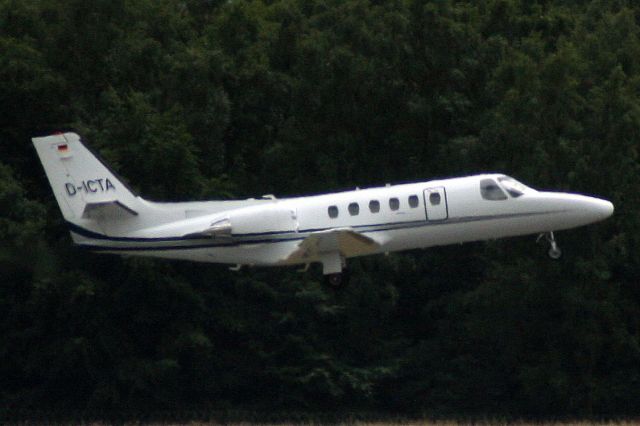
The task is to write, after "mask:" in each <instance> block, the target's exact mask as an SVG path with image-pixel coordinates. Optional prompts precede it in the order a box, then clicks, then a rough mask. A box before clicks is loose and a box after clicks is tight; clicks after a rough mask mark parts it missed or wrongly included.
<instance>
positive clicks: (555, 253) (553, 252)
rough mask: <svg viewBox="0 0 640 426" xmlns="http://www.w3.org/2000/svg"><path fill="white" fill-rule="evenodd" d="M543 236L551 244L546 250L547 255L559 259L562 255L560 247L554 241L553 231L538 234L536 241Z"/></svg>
mask: <svg viewBox="0 0 640 426" xmlns="http://www.w3.org/2000/svg"><path fill="white" fill-rule="evenodd" d="M543 238H544V239H546V240H547V242H548V243H549V245H550V246H551V247H550V248H549V251H548V252H547V254H548V255H549V257H550V258H551V259H553V260H558V259H560V258H561V257H562V250H560V247H558V244H557V243H556V237H555V235H553V231H550V232H545V233H543V234H540V235H539V236H538V239H537V240H536V242H539V241H540V240H541V239H543Z"/></svg>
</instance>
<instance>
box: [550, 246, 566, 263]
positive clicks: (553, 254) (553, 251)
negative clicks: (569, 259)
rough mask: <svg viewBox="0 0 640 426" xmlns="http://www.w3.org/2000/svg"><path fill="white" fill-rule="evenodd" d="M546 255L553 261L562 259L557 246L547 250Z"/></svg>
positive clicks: (560, 251)
mask: <svg viewBox="0 0 640 426" xmlns="http://www.w3.org/2000/svg"><path fill="white" fill-rule="evenodd" d="M547 254H548V255H549V257H550V258H551V259H553V260H558V259H560V258H561V257H562V250H560V249H559V248H558V246H556V247H551V248H550V249H549V251H548V252H547Z"/></svg>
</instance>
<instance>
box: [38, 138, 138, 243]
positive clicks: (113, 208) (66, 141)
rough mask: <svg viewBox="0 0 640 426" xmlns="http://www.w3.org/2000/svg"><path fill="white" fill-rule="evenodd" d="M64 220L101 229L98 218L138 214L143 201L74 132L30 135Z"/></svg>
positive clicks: (115, 217) (120, 218)
mask: <svg viewBox="0 0 640 426" xmlns="http://www.w3.org/2000/svg"><path fill="white" fill-rule="evenodd" d="M32 140H33V144H34V146H35V148H36V151H37V152H38V156H39V157H40V161H41V162H42V166H43V167H44V170H45V173H46V174H47V178H48V179H49V183H50V184H51V188H52V189H53V193H54V194H55V197H56V201H57V202H58V205H59V206H60V210H61V211H62V215H63V216H64V219H65V220H66V221H67V222H69V223H71V224H73V225H78V226H83V227H85V228H90V229H92V230H94V231H98V232H100V230H101V229H100V227H99V226H98V222H99V221H100V220H112V219H117V220H123V219H124V220H126V219H127V217H129V216H137V214H138V210H139V209H140V208H141V207H142V201H141V199H140V198H139V197H137V196H136V195H135V194H133V193H132V192H131V190H130V189H129V188H128V187H127V186H126V185H125V184H124V183H123V182H122V181H121V180H120V179H118V177H116V175H115V174H114V173H113V172H112V171H111V170H110V169H109V168H108V167H107V166H105V165H104V164H103V163H102V162H101V161H100V160H98V158H96V156H95V155H94V154H93V153H92V152H91V151H89V150H88V149H87V148H86V147H85V146H84V145H83V144H82V142H81V141H80V137H79V136H78V135H77V134H75V133H59V134H55V135H50V136H45V137H39V138H33V139H32Z"/></svg>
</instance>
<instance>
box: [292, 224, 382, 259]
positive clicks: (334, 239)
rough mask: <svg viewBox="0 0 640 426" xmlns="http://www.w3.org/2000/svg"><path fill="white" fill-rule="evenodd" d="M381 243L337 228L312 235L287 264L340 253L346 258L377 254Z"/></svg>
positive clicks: (300, 245) (297, 249)
mask: <svg viewBox="0 0 640 426" xmlns="http://www.w3.org/2000/svg"><path fill="white" fill-rule="evenodd" d="M379 248H380V243H378V242H377V241H375V240H374V239H373V238H370V237H368V236H366V235H364V234H361V233H359V232H356V231H354V230H353V228H336V229H330V230H327V231H318V232H313V233H311V234H310V235H309V236H308V237H307V238H305V239H304V240H302V241H301V242H300V244H298V247H297V248H296V249H295V250H294V251H293V252H291V254H289V256H287V257H286V258H285V259H284V260H285V262H305V261H306V260H309V261H313V259H314V258H318V257H319V256H320V255H322V254H326V253H335V252H338V253H340V254H341V255H342V256H344V257H351V256H359V255H365V254H370V253H373V252H375V251H376V250H377V249H379Z"/></svg>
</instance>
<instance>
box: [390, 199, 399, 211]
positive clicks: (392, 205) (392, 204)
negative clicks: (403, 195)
mask: <svg viewBox="0 0 640 426" xmlns="http://www.w3.org/2000/svg"><path fill="white" fill-rule="evenodd" d="M389 208H390V209H391V210H398V209H399V208H400V200H398V199H397V198H390V199H389Z"/></svg>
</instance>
